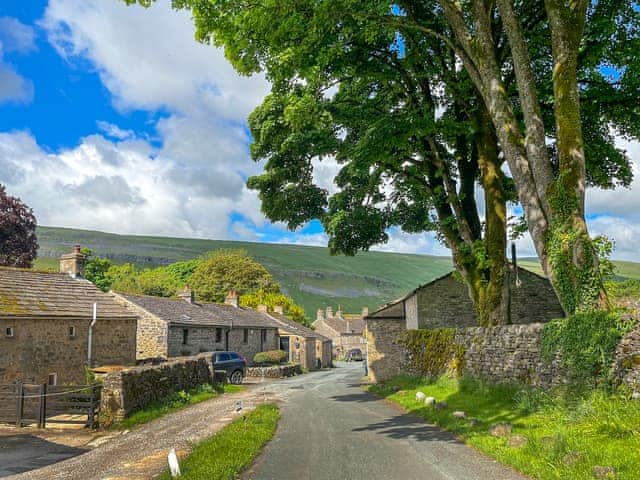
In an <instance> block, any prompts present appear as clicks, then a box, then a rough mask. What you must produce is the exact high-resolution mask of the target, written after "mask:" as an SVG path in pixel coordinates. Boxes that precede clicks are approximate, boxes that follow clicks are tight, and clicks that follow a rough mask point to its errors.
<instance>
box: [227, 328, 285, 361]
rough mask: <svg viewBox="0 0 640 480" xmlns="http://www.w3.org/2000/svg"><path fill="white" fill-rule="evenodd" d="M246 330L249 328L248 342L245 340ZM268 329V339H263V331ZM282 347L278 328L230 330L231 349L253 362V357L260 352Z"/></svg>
mask: <svg viewBox="0 0 640 480" xmlns="http://www.w3.org/2000/svg"><path fill="white" fill-rule="evenodd" d="M244 330H247V337H248V339H247V342H245V341H244ZM263 330H266V332H267V333H266V337H267V338H266V340H264V341H263V340H262V331H263ZM279 348H280V345H279V340H278V331H277V329H276V328H266V329H261V328H251V327H250V328H246V329H245V328H241V327H237V328H233V329H232V330H231V331H230V332H229V350H233V351H234V352H238V353H239V354H241V355H242V356H243V357H244V358H246V359H247V362H249V365H252V364H253V357H254V356H255V355H256V353H259V352H268V351H269V350H278V349H279Z"/></svg>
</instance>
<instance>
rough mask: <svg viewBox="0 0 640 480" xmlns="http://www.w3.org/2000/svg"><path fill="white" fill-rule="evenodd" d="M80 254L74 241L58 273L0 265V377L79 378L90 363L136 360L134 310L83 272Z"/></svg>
mask: <svg viewBox="0 0 640 480" xmlns="http://www.w3.org/2000/svg"><path fill="white" fill-rule="evenodd" d="M85 261H86V257H85V255H83V254H82V253H80V247H79V246H75V247H74V251H73V253H71V254H67V255H63V256H62V257H61V258H60V273H49V272H40V271H35V270H29V269H15V268H6V267H0V382H14V381H16V380H21V381H23V382H26V383H49V384H51V385H55V384H63V383H85V382H86V368H87V366H88V362H89V359H88V354H89V343H88V337H89V329H90V324H91V322H92V317H93V305H94V303H95V304H96V307H97V308H96V322H95V325H94V326H93V327H92V328H91V330H92V335H91V337H92V342H91V347H92V348H91V366H99V365H132V364H135V361H136V321H137V315H136V314H135V313H134V312H131V311H129V310H127V309H126V308H123V307H122V306H121V305H120V304H119V303H118V302H117V301H116V299H115V297H114V295H112V294H107V293H104V292H102V291H100V290H99V289H98V288H97V287H96V286H95V285H93V284H92V283H91V282H89V281H87V280H85V279H84V278H83V273H84V263H85Z"/></svg>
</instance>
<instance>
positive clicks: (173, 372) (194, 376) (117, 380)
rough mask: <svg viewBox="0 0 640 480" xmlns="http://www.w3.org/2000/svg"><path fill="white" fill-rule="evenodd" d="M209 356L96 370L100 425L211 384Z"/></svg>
mask: <svg viewBox="0 0 640 480" xmlns="http://www.w3.org/2000/svg"><path fill="white" fill-rule="evenodd" d="M212 371H213V369H212V365H211V355H210V354H209V355H199V356H193V357H185V358H178V359H173V360H170V361H168V362H166V363H162V364H160V365H145V366H139V367H132V368H126V369H121V370H115V371H110V370H106V372H105V371H104V370H101V369H99V368H98V369H95V372H96V377H98V379H99V380H101V381H102V384H103V389H102V404H101V416H102V417H103V418H102V420H101V423H104V424H108V423H110V422H113V421H116V420H120V419H122V418H124V417H125V416H127V415H129V414H130V413H132V412H135V411H137V410H140V409H143V408H144V407H146V406H147V405H149V404H150V403H153V402H155V401H157V400H161V399H163V398H166V397H169V396H171V395H172V394H174V393H175V392H179V391H181V390H184V391H188V390H192V389H194V388H196V387H198V386H199V385H204V384H207V383H211V381H212V378H213V377H212Z"/></svg>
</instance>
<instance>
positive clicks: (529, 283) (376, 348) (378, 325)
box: [365, 268, 564, 380]
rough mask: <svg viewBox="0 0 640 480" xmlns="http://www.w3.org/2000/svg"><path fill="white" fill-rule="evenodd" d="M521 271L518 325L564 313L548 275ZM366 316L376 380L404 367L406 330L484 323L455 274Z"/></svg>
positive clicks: (514, 280) (515, 283)
mask: <svg viewBox="0 0 640 480" xmlns="http://www.w3.org/2000/svg"><path fill="white" fill-rule="evenodd" d="M517 272H518V274H517V276H516V275H513V274H512V275H511V276H510V278H511V305H510V317H511V323H512V324H529V323H544V322H548V321H549V320H552V319H554V318H560V317H564V311H563V310H562V307H561V305H560V302H559V301H558V298H557V297H556V294H555V292H554V291H553V288H552V287H551V284H550V283H549V281H548V280H547V279H546V278H545V277H542V276H540V275H537V274H535V273H533V272H530V271H529V270H525V269H523V268H518V270H517ZM365 321H366V337H367V344H368V345H367V347H368V355H367V362H368V367H369V372H370V376H371V377H372V378H374V379H376V380H382V379H385V378H388V377H389V376H391V375H392V374H396V373H398V372H399V370H400V365H401V364H402V362H403V361H404V351H403V349H402V347H401V345H399V344H398V343H397V342H396V339H397V338H398V336H399V334H400V333H402V332H403V331H406V330H415V329H421V328H427V329H431V328H466V327H476V326H477V325H478V321H477V316H476V312H475V309H474V307H473V304H472V303H471V300H470V298H469V295H468V292H467V288H466V286H465V285H464V284H463V283H461V282H459V281H458V280H456V278H455V277H454V275H453V273H449V274H447V275H444V276H443V277H440V278H437V279H436V280H433V281H432V282H429V283H427V284H425V285H422V286H420V287H418V288H416V289H415V290H413V291H412V292H410V293H408V294H407V295H405V296H404V297H402V298H400V299H398V300H395V301H393V302H390V303H388V304H386V305H384V306H382V307H381V308H379V309H378V310H376V311H375V312H373V313H371V314H370V315H368V316H367V317H366V318H365Z"/></svg>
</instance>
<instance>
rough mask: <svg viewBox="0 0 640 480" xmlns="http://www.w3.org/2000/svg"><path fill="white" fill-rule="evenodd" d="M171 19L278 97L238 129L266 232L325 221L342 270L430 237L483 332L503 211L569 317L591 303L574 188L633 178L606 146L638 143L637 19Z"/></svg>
mask: <svg viewBox="0 0 640 480" xmlns="http://www.w3.org/2000/svg"><path fill="white" fill-rule="evenodd" d="M128 3H134V2H133V0H128ZM139 3H142V4H144V5H146V6H148V5H150V4H151V3H152V2H151V1H148V0H142V1H140V2H139ZM173 5H174V7H176V8H187V9H190V10H191V11H192V13H193V18H194V22H195V25H196V39H197V40H199V41H202V42H205V43H214V44H215V45H218V46H223V47H224V49H225V54H226V56H227V58H228V59H229V61H230V62H231V63H232V64H233V65H234V67H235V68H236V69H237V70H238V71H239V72H240V73H242V74H253V73H256V72H259V71H264V72H265V73H266V75H267V78H268V79H269V80H270V82H271V84H272V90H271V94H270V95H269V96H268V97H267V98H266V99H265V100H264V102H263V104H262V105H261V106H259V107H258V108H257V109H256V110H255V111H254V112H253V114H252V115H251V117H250V119H249V124H250V128H251V132H252V134H253V138H254V143H253V144H252V145H251V153H252V156H253V157H254V158H255V159H256V160H262V159H266V163H265V171H264V173H263V174H261V175H258V176H256V177H252V178H251V179H249V183H248V184H249V186H250V187H251V188H254V189H256V190H258V192H259V194H260V198H261V200H262V208H263V211H264V212H265V214H266V215H267V216H268V217H269V218H271V219H272V220H276V221H283V222H286V223H287V224H288V226H289V227H290V228H297V227H299V226H300V225H302V224H304V223H305V222H307V221H309V220H311V219H316V218H317V219H320V220H321V222H322V224H323V226H324V228H325V230H326V232H327V233H328V235H329V238H330V239H329V247H330V248H331V250H332V251H333V252H335V253H346V254H355V253H356V252H357V251H358V250H366V249H368V248H369V247H370V246H372V245H375V244H377V243H381V242H385V241H387V239H388V234H387V231H388V229H389V228H390V227H393V226H399V227H401V228H402V229H404V230H405V231H408V232H422V231H434V232H436V233H437V235H438V237H439V238H440V239H441V240H442V241H443V242H444V243H445V244H446V245H447V246H448V247H449V248H451V250H452V255H453V259H454V264H455V266H456V269H457V270H458V272H459V273H460V274H461V277H462V278H463V279H464V280H465V282H466V283H467V285H468V287H469V292H470V296H471V298H472V300H473V301H474V303H475V305H476V307H477V308H478V309H479V314H480V315H479V318H480V319H481V321H483V323H502V322H504V321H505V315H506V312H508V308H507V307H508V291H507V289H506V286H507V285H508V282H507V281H506V280H505V277H506V275H507V274H508V269H507V268H506V259H505V247H506V230H507V221H508V219H507V214H506V212H507V205H506V204H507V202H509V201H511V202H514V203H516V202H517V203H518V204H519V208H521V209H522V211H523V220H524V222H525V225H526V226H527V228H528V230H529V233H530V234H531V237H532V239H533V242H534V245H535V247H536V251H537V253H538V255H539V257H540V259H541V263H542V266H543V269H544V271H545V273H546V274H547V275H548V276H549V277H550V278H551V280H552V283H553V285H554V288H555V290H556V292H557V293H558V296H559V298H560V301H561V303H562V304H563V307H564V308H565V310H566V311H567V312H568V313H571V312H573V311H575V310H577V309H580V308H590V307H592V306H593V305H594V303H595V302H597V300H598V299H599V297H600V294H601V290H602V277H601V272H600V270H599V262H598V258H597V256H598V253H599V249H598V244H597V243H596V244H594V243H592V241H591V239H590V238H589V234H588V231H587V227H586V222H585V212H584V189H585V187H586V185H587V184H591V185H596V186H601V187H603V188H612V187H615V186H618V185H628V184H629V183H630V181H631V178H632V174H631V168H630V166H629V159H628V158H627V156H626V154H625V152H623V151H621V150H619V149H618V148H616V146H615V139H614V136H613V134H612V131H613V132H617V133H618V134H620V135H623V136H626V137H627V138H638V137H639V136H640V122H639V119H640V118H639V116H640V111H639V110H638V108H637V102H635V101H634V99H635V98H637V96H638V93H639V92H640V82H639V80H638V76H637V74H634V73H633V72H634V71H636V72H637V67H638V65H637V64H638V62H639V61H640V60H639V58H638V55H637V54H636V53H634V52H637V51H638V49H639V47H640V35H639V28H638V27H639V25H640V22H639V16H640V14H639V13H638V9H637V8H635V2H633V1H629V0H626V1H602V0H599V1H596V2H587V1H586V0H578V1H575V2H569V3H568V4H567V3H566V2H561V1H558V0H546V1H542V0H537V1H533V2H516V3H513V2H511V1H509V0H497V1H496V2H486V1H484V0H463V1H453V0H433V1H425V2H402V1H400V2H395V1H394V2H391V1H378V0H374V1H365V2H360V1H359V2H355V1H353V0H336V1H332V2H312V1H308V0H278V1H276V0H260V1H257V2H244V1H236V0H211V1H207V2H201V1H198V0H174V2H173ZM607 71H609V72H614V73H613V74H610V73H609V74H608V73H607ZM329 158H335V159H336V160H337V162H338V163H339V164H340V165H341V170H340V172H339V173H338V175H337V176H336V178H335V184H336V187H337V191H335V192H330V191H328V190H327V189H325V188H323V187H321V186H320V185H318V184H317V182H316V179H315V178H314V167H315V165H317V162H319V161H322V160H326V159H329ZM503 163H506V164H507V165H508V168H509V175H508V176H506V175H504V173H503V171H504V167H503ZM477 187H480V188H481V189H482V191H483V197H484V198H481V202H480V204H478V202H477V201H476V197H478V196H477V195H476V192H477ZM507 321H508V319H507Z"/></svg>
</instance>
